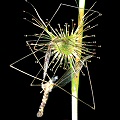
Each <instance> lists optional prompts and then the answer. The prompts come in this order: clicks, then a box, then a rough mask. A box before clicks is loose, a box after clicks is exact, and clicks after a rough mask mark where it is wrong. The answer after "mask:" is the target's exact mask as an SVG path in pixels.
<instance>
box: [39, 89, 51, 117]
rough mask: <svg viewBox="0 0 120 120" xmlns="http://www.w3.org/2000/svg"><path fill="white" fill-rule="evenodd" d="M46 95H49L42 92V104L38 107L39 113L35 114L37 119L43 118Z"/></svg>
mask: <svg viewBox="0 0 120 120" xmlns="http://www.w3.org/2000/svg"><path fill="white" fill-rule="evenodd" d="M48 95H49V92H48V91H47V92H44V95H43V98H42V102H41V104H40V107H39V111H38V113H37V117H42V116H43V111H44V107H45V105H46V102H47V100H48Z"/></svg>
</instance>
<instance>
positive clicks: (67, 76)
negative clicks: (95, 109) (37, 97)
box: [37, 55, 92, 117]
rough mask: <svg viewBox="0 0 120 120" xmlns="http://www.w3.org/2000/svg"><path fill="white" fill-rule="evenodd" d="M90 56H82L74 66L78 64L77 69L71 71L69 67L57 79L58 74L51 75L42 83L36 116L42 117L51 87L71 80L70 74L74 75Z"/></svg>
mask: <svg viewBox="0 0 120 120" xmlns="http://www.w3.org/2000/svg"><path fill="white" fill-rule="evenodd" d="M91 57H92V56H91V55H89V56H87V57H85V58H83V60H81V61H80V62H78V63H77V64H76V66H79V67H77V68H79V69H76V70H75V71H73V69H71V68H69V69H68V70H67V71H66V72H65V73H64V75H63V76H62V77H61V78H60V79H59V80H57V79H58V76H55V77H52V79H50V80H49V81H48V82H46V83H44V84H43V83H42V85H41V87H42V89H43V91H44V94H43V99H42V102H41V105H40V107H39V111H38V113H37V117H42V116H43V111H44V107H45V105H46V102H47V100H48V95H49V92H51V91H52V89H53V88H55V87H56V86H59V87H64V86H65V85H66V84H67V83H69V82H70V81H71V75H72V74H74V75H75V74H76V73H77V72H79V71H80V70H81V69H82V67H83V65H84V63H85V62H86V61H87V60H88V59H90V58H91ZM56 80H57V81H56ZM54 82H55V83H54ZM67 93H68V92H67ZM69 94H70V93H69ZM73 97H75V96H73ZM86 105H87V104H86Z"/></svg>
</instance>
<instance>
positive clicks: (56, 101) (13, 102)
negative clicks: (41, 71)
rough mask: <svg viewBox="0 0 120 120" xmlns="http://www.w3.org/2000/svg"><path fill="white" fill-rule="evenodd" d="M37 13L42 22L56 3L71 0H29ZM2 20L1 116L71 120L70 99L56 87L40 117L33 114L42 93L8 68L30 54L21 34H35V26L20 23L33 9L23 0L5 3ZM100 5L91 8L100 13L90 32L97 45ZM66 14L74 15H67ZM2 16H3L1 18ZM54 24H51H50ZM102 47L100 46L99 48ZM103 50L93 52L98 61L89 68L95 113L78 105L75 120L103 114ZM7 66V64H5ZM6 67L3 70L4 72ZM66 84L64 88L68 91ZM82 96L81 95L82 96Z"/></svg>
mask: <svg viewBox="0 0 120 120" xmlns="http://www.w3.org/2000/svg"><path fill="white" fill-rule="evenodd" d="M29 1H30V2H31V3H32V4H33V5H34V6H35V7H36V9H37V10H38V12H39V14H40V15H41V17H42V18H43V19H44V20H45V19H46V18H47V19H50V18H51V16H52V15H53V13H54V12H55V10H56V9H57V7H58V5H59V4H60V3H66V4H70V5H76V4H75V2H74V0H73V1H72V0H57V1H56V0H51V1H42V2H41V0H36V1H33V0H29ZM94 2H95V1H94V0H91V1H86V8H90V7H91V6H92V4H93V3H94ZM6 4H7V5H6V6H5V8H4V9H5V10H6V11H4V10H3V11H4V15H3V18H4V19H3V20H4V22H5V29H4V30H5V31H4V30H3V31H4V36H3V38H4V40H3V44H2V45H3V46H2V47H1V48H2V50H1V52H2V54H3V57H2V58H4V59H3V61H2V63H3V64H2V66H3V69H2V71H3V73H4V74H2V76H3V77H2V81H4V82H5V83H4V84H3V86H4V87H3V91H5V93H4V95H3V96H4V97H3V99H4V98H5V100H4V106H5V107H4V113H5V114H6V115H5V117H8V116H9V117H10V118H15V119H18V118H20V119H27V120H38V119H40V120H51V119H56V120H71V96H70V95H68V94H66V93H64V92H63V91H62V90H59V89H58V88H56V90H54V91H52V93H50V97H49V100H48V102H47V105H46V107H45V112H44V116H43V117H42V118H37V117H36V113H37V111H38V107H39V105H40V102H41V99H42V94H39V92H40V90H41V89H40V88H39V87H30V86H29V84H30V82H31V81H32V79H31V78H30V77H28V76H26V75H24V74H22V73H20V72H18V71H16V70H14V69H12V68H10V67H9V65H10V64H11V63H13V62H14V61H16V60H18V59H20V58H21V57H23V56H25V55H27V54H29V53H30V50H29V49H28V48H27V47H26V43H25V41H26V40H28V39H26V38H24V34H27V33H28V34H29V33H34V31H35V30H36V31H39V29H37V28H36V27H34V26H33V25H31V24H30V23H28V22H27V21H24V20H23V17H25V14H24V13H23V10H27V11H29V12H31V13H33V14H35V12H34V10H33V9H32V8H31V7H30V6H29V4H27V3H26V2H25V1H24V0H21V1H16V2H6ZM103 8H104V3H103V1H100V0H99V1H97V3H96V5H95V6H94V8H93V9H94V10H97V11H99V12H100V13H102V14H103V16H102V17H99V18H98V19H97V20H96V21H95V22H94V23H98V24H99V26H98V27H97V28H95V31H94V30H93V31H92V34H95V35H96V38H95V40H96V41H97V43H98V44H101V45H102V43H103V41H104V40H105V38H104V22H103V21H104V9H103ZM70 14H74V13H72V12H70ZM4 16H5V17H4ZM62 19H64V17H63V18H59V22H62ZM54 24H57V23H55V21H54ZM103 46H104V45H103ZM103 49H104V47H103V48H100V49H98V50H97V55H98V56H100V57H101V59H100V60H93V62H92V63H91V65H90V66H92V67H90V72H91V76H92V77H91V78H92V83H93V90H94V94H95V101H96V110H95V111H94V110H92V109H90V108H89V107H87V106H85V105H84V104H82V103H80V102H79V119H80V120H83V119H86V118H87V117H88V118H89V119H97V118H98V116H99V117H102V116H104V114H105V112H104V111H105V104H104V102H105V99H104V96H103V94H104V91H103V87H102V86H104V85H103V84H104V83H103V81H104V80H105V78H104V75H105V72H104V70H103V64H104V63H103V62H102V60H103V56H102V51H103ZM6 63H7V64H6ZM5 68H7V69H5ZM69 88H70V85H68V88H66V89H69ZM82 94H84V92H83V93H82Z"/></svg>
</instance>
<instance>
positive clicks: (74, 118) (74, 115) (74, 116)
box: [72, 91, 78, 120]
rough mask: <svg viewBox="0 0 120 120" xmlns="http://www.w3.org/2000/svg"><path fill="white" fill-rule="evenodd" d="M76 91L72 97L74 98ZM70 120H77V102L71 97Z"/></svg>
mask: <svg viewBox="0 0 120 120" xmlns="http://www.w3.org/2000/svg"><path fill="white" fill-rule="evenodd" d="M76 92H77V91H74V92H73V93H72V95H74V96H76V94H77V93H76ZM72 120H78V100H77V99H76V98H75V97H73V96H72Z"/></svg>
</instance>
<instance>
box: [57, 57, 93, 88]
mask: <svg viewBox="0 0 120 120" xmlns="http://www.w3.org/2000/svg"><path fill="white" fill-rule="evenodd" d="M91 57H92V55H88V56H86V57H84V58H83V59H82V60H80V61H79V62H77V63H76V66H75V68H77V69H76V70H75V71H74V70H73V69H72V68H69V69H68V70H67V71H66V72H65V73H64V74H63V76H62V77H61V78H60V79H59V80H58V81H57V82H56V83H55V84H57V85H58V86H60V87H64V86H65V85H66V84H67V83H69V82H70V81H71V80H72V75H75V74H76V73H78V72H80V70H81V69H82V67H83V65H84V63H85V62H86V61H87V60H88V59H90V58H91Z"/></svg>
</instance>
